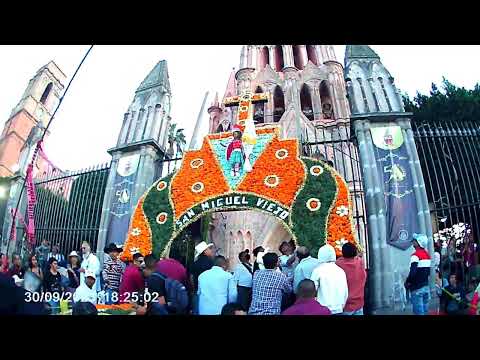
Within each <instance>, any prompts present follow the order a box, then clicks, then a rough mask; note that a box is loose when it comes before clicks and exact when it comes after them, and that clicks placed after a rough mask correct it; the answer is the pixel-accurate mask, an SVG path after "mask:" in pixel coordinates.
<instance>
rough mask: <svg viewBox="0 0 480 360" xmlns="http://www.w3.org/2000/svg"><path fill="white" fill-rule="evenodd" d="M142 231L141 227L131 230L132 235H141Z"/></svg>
mask: <svg viewBox="0 0 480 360" xmlns="http://www.w3.org/2000/svg"><path fill="white" fill-rule="evenodd" d="M140 233H141V231H140V229H139V228H133V229H132V232H131V234H132V236H138V235H140Z"/></svg>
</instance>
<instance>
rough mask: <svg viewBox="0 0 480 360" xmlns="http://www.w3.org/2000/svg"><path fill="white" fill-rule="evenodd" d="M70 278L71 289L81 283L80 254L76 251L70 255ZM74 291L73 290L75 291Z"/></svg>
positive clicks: (68, 268) (68, 269)
mask: <svg viewBox="0 0 480 360" xmlns="http://www.w3.org/2000/svg"><path fill="white" fill-rule="evenodd" d="M67 271H68V280H69V285H68V287H69V288H70V289H73V291H75V290H74V289H76V288H77V287H78V286H79V285H80V256H78V253H77V252H76V251H72V252H71V253H70V255H68V267H67ZM73 291H72V292H73Z"/></svg>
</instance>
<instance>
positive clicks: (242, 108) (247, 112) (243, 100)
mask: <svg viewBox="0 0 480 360" xmlns="http://www.w3.org/2000/svg"><path fill="white" fill-rule="evenodd" d="M267 101H268V95H267V94H263V93H257V94H253V93H252V92H251V91H250V90H245V91H244V92H243V93H242V94H241V95H240V96H233V97H228V98H226V99H225V102H224V104H225V106H226V107H230V106H238V112H237V125H238V126H240V127H244V130H243V134H242V142H243V148H244V151H245V165H244V168H245V171H247V172H250V171H252V164H251V162H250V155H251V154H252V150H253V146H254V145H255V143H256V142H257V133H256V131H255V124H254V123H253V106H252V104H255V103H265V102H267Z"/></svg>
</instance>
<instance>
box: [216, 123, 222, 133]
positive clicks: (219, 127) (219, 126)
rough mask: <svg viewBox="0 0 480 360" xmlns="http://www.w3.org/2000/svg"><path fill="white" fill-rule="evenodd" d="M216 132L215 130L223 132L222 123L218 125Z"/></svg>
mask: <svg viewBox="0 0 480 360" xmlns="http://www.w3.org/2000/svg"><path fill="white" fill-rule="evenodd" d="M216 132H217V133H221V132H223V126H222V124H220V125H218V127H217V131H216Z"/></svg>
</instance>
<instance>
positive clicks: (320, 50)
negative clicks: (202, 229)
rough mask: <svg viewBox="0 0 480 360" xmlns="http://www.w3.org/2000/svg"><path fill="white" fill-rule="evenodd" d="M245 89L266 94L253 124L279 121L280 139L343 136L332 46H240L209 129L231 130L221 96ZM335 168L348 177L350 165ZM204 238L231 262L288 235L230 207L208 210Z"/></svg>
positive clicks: (274, 246) (346, 115) (339, 73)
mask: <svg viewBox="0 0 480 360" xmlns="http://www.w3.org/2000/svg"><path fill="white" fill-rule="evenodd" d="M246 89H250V90H251V91H253V92H255V93H266V94H267V95H268V102H267V103H264V104H256V105H255V108H254V121H255V124H256V126H257V127H263V126H269V125H270V126H271V125H273V124H276V125H280V126H281V129H282V131H281V136H282V138H299V139H303V140H304V141H305V139H306V138H313V137H315V138H317V140H321V141H332V140H335V139H339V138H343V137H345V136H348V135H349V134H340V133H339V130H338V129H339V126H338V125H339V124H345V125H346V126H343V127H341V128H345V129H346V128H349V126H347V124H349V121H350V109H349V105H348V101H347V93H346V86H345V81H344V72H343V66H342V64H341V63H339V62H338V61H337V58H336V56H335V52H334V49H333V46H332V45H247V46H243V47H242V50H241V54H240V67H239V69H238V71H235V69H234V70H233V71H232V72H231V74H230V77H229V80H228V84H227V88H226V91H225V95H224V96H223V98H222V101H221V102H220V100H219V97H218V94H217V95H216V96H215V100H214V102H213V104H211V106H210V107H209V108H208V113H209V116H210V120H209V121H210V124H209V132H210V133H216V132H223V131H229V130H231V128H232V126H233V125H235V121H236V111H237V109H236V107H225V106H224V105H223V100H224V99H225V98H226V97H229V96H234V95H237V94H239V93H241V92H242V91H243V90H246ZM319 128H321V129H322V130H321V131H320V132H319V131H318V129H319ZM348 131H349V130H348ZM319 137H320V138H321V139H319ZM316 151H317V153H316V154H315V155H316V156H318V157H320V158H323V159H333V158H338V159H341V156H337V157H335V156H332V153H333V152H336V151H337V150H335V148H334V147H319V148H318V149H317V150H316ZM340 151H342V150H341V149H340ZM332 163H333V166H335V165H336V164H335V163H334V162H332ZM335 167H336V168H337V170H338V171H339V172H340V173H341V174H342V175H343V176H344V177H345V178H349V177H350V178H353V177H352V176H349V175H351V172H352V171H354V170H353V169H352V167H351V166H347V167H345V166H343V167H341V166H338V167H337V166H335ZM355 178H356V179H360V176H356V177H355ZM349 185H352V184H349ZM209 238H210V240H211V241H213V242H214V243H215V244H216V246H217V248H219V249H220V250H219V253H221V254H223V255H225V256H226V257H228V258H230V261H231V264H235V263H236V262H237V261H238V256H237V255H238V253H239V252H240V251H241V250H243V249H245V248H248V249H250V251H252V250H253V249H254V248H255V247H257V246H260V245H262V246H263V247H266V248H267V247H268V248H269V249H270V250H273V251H277V252H278V246H279V245H280V243H281V242H282V241H288V240H290V238H291V237H290V235H289V233H288V232H287V231H286V230H285V229H284V228H283V226H282V225H281V224H280V223H278V222H277V221H276V220H275V219H274V218H273V217H271V216H269V215H265V214H263V213H260V212H256V211H235V212H223V213H214V214H213V220H212V223H211V226H210V231H209Z"/></svg>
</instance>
